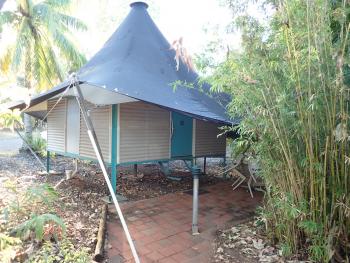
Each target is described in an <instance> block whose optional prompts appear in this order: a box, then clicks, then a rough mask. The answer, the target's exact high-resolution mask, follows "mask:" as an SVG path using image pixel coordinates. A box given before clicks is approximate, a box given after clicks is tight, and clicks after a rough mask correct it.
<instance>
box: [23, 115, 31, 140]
mask: <svg viewBox="0 0 350 263" xmlns="http://www.w3.org/2000/svg"><path fill="white" fill-rule="evenodd" d="M23 123H24V131H25V136H26V138H31V137H32V134H33V126H32V118H31V117H30V115H28V114H27V113H24V114H23Z"/></svg>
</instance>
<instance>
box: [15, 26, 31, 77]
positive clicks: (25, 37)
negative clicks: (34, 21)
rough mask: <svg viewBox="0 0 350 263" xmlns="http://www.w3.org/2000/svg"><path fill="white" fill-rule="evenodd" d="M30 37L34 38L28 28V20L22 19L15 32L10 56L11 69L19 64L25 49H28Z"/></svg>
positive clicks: (16, 67)
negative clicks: (15, 36) (14, 43)
mask: <svg viewBox="0 0 350 263" xmlns="http://www.w3.org/2000/svg"><path fill="white" fill-rule="evenodd" d="M32 39H34V37H33V35H32V32H31V30H30V28H29V25H28V21H27V19H23V20H22V23H21V25H20V28H19V31H18V34H17V39H16V45H15V48H14V52H13V57H12V69H13V70H14V71H15V70H17V69H18V67H19V66H20V65H21V62H22V58H23V54H24V52H25V50H26V49H27V50H28V49H29V47H30V44H31V40H32Z"/></svg>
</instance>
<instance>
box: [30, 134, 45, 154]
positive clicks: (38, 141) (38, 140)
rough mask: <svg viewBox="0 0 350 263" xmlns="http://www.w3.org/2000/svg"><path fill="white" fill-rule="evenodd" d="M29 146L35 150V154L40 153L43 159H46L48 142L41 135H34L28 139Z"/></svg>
mask: <svg viewBox="0 0 350 263" xmlns="http://www.w3.org/2000/svg"><path fill="white" fill-rule="evenodd" d="M27 142H28V144H29V146H30V147H31V148H32V149H33V151H34V152H36V153H38V154H39V155H40V156H42V157H46V154H47V151H46V146H47V143H46V140H45V139H44V138H42V137H41V136H40V135H34V134H33V135H32V136H30V137H28V138H27Z"/></svg>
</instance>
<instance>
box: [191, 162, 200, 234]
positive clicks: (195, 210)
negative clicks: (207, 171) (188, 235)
mask: <svg viewBox="0 0 350 263" xmlns="http://www.w3.org/2000/svg"><path fill="white" fill-rule="evenodd" d="M199 173H200V169H199V168H198V167H197V166H194V167H193V168H192V175H193V208H192V235H198V234H199V232H198V189H199Z"/></svg>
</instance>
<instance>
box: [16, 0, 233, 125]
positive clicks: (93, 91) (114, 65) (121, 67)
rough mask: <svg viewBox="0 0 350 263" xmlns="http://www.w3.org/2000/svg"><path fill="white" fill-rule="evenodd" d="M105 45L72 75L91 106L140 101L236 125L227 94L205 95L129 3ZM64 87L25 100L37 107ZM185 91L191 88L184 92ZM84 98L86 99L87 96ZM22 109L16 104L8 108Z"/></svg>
mask: <svg viewBox="0 0 350 263" xmlns="http://www.w3.org/2000/svg"><path fill="white" fill-rule="evenodd" d="M131 7H132V8H131V11H130V13H129V15H128V16H127V17H126V18H125V20H124V21H123V22H122V24H121V25H120V26H119V28H118V29H117V30H116V31H115V32H114V33H113V35H112V36H111V37H110V39H109V40H108V41H107V42H106V43H105V45H104V46H103V47H102V49H101V50H100V51H98V52H97V53H96V54H95V55H94V56H93V57H92V58H91V59H90V60H89V61H88V62H87V63H86V64H85V65H84V66H83V67H82V68H81V69H80V70H79V71H78V72H77V76H78V79H79V81H80V83H81V84H82V85H81V86H82V91H83V93H84V97H85V98H86V99H87V100H88V101H90V102H92V103H94V104H116V103H121V102H128V101H144V102H148V103H151V104H155V105H158V106H160V107H164V108H168V109H171V110H174V111H178V112H182V113H185V114H188V115H191V116H194V117H196V118H200V119H204V120H211V121H216V122H220V123H224V124H237V123H238V120H232V119H230V117H229V116H228V115H227V113H226V109H225V105H227V103H228V101H229V96H228V95H227V94H215V93H211V92H210V86H209V85H208V84H203V85H200V84H199V82H198V80H199V79H198V75H197V74H196V73H195V72H194V71H193V70H191V69H189V68H188V66H187V65H185V64H184V63H182V61H180V64H179V68H178V70H177V67H176V61H175V59H174V57H175V51H174V50H172V49H171V48H170V47H171V46H170V44H169V42H168V41H167V40H166V39H165V37H164V36H163V35H162V33H161V32H160V31H159V29H158V28H157V26H156V25H155V23H154V22H153V20H152V19H151V17H150V16H149V14H148V12H147V4H145V3H143V2H135V3H133V4H131ZM68 85H69V81H66V82H64V83H62V84H60V85H58V86H57V87H55V88H53V89H51V90H50V91H48V92H46V93H44V94H41V95H39V96H37V97H35V98H33V99H32V100H31V105H35V104H38V103H40V102H43V101H45V100H48V99H50V98H53V97H54V96H57V95H58V94H60V93H61V92H63V91H64V90H65V89H66V87H67V86H68ZM189 85H190V86H191V87H189ZM89 94H90V95H89ZM24 107H25V104H24V103H19V104H16V105H14V106H12V107H11V108H12V109H13V108H20V109H23V108H24Z"/></svg>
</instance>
